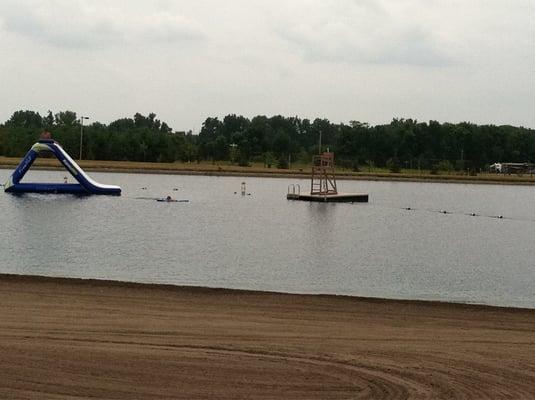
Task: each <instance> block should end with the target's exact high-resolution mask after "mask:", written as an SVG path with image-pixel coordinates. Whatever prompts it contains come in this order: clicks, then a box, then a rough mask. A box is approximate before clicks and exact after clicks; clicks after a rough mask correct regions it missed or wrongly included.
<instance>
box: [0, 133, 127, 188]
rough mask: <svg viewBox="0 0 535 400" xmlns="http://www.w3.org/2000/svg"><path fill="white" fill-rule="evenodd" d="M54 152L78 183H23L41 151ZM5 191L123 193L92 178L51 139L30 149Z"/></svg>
mask: <svg viewBox="0 0 535 400" xmlns="http://www.w3.org/2000/svg"><path fill="white" fill-rule="evenodd" d="M46 152H48V153H52V154H54V155H55V156H56V157H57V159H58V160H59V161H60V162H61V163H62V164H63V166H64V167H65V169H67V171H69V172H70V174H71V175H72V176H73V177H74V178H75V179H76V180H77V181H78V183H21V182H20V181H21V179H22V178H23V177H24V175H25V174H26V172H28V170H29V169H30V167H31V166H32V164H33V162H34V161H35V159H36V158H37V157H38V156H39V154H41V153H46ZM4 191H6V192H9V193H71V194H80V195H85V194H107V195H116V196H120V195H121V188H120V187H119V186H114V185H103V184H100V183H98V182H95V181H94V180H93V179H91V178H90V177H89V176H88V175H87V174H86V173H85V172H84V171H83V170H82V169H81V168H80V167H79V166H78V164H76V162H75V161H74V160H73V159H72V158H71V157H70V156H69V155H68V154H67V152H66V151H65V150H63V148H62V147H61V146H60V145H59V143H56V142H55V141H54V140H51V139H43V140H39V141H38V142H37V143H35V144H34V145H33V146H32V148H31V149H30V151H28V153H27V154H26V156H25V157H24V159H23V160H22V161H21V162H20V164H19V166H18V167H17V169H15V171H14V172H13V174H12V175H11V177H10V178H9V180H8V181H7V182H6V184H5V185H4Z"/></svg>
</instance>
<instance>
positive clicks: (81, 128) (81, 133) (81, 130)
mask: <svg viewBox="0 0 535 400" xmlns="http://www.w3.org/2000/svg"><path fill="white" fill-rule="evenodd" d="M84 119H89V117H83V116H81V117H80V158H78V159H79V160H82V141H83V137H84Z"/></svg>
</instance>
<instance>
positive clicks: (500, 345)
mask: <svg viewBox="0 0 535 400" xmlns="http://www.w3.org/2000/svg"><path fill="white" fill-rule="evenodd" d="M0 398H2V399H4V398H6V399H7V398H9V399H12V398H13V399H36V398H43V399H74V398H76V399H79V398H105V399H171V398H173V399H240V398H241V399H282V398H284V399H533V398H535V310H532V311H530V310H515V309H499V308H489V307H477V306H456V305H448V304H436V303H422V302H396V301H381V300H366V299H355V298H337V297H332V296H295V295H281V294H268V293H253V292H237V291H224V290H208V289H191V288H173V287H162V286H148V285H129V284H116V283H110V282H94V281H92V282H89V281H86V282H84V281H75V280H59V279H58V280H56V279H39V278H21V277H12V276H0Z"/></svg>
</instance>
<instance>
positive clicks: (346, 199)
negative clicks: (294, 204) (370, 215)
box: [286, 193, 368, 203]
mask: <svg viewBox="0 0 535 400" xmlns="http://www.w3.org/2000/svg"><path fill="white" fill-rule="evenodd" d="M286 198H287V199H288V200H301V201H316V202H321V203H367V202H368V195H367V194H360V193H338V194H326V195H320V194H297V193H288V194H287V196H286Z"/></svg>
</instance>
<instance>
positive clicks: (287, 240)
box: [0, 170, 535, 308]
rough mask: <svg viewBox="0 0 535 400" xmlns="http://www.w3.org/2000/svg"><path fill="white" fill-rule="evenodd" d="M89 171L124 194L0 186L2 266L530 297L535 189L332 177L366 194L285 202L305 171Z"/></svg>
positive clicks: (422, 294) (242, 285)
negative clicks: (268, 174)
mask: <svg viewBox="0 0 535 400" xmlns="http://www.w3.org/2000/svg"><path fill="white" fill-rule="evenodd" d="M9 173H10V171H9V170H0V180H1V181H5V179H6V178H7V176H8V175H9ZM63 176H64V173H63V172H48V171H30V172H29V173H28V174H27V177H25V180H28V181H29V180H33V181H47V180H48V181H63ZM91 176H92V177H93V178H95V179H96V180H97V181H100V182H103V183H109V184H117V185H120V186H122V188H123V196H121V197H99V196H92V197H76V196H71V195H37V194H28V195H23V196H13V195H8V194H4V193H0V209H1V210H2V212H1V214H0V226H1V236H2V238H1V240H0V253H1V254H2V257H1V261H0V272H2V273H16V274H31V275H46V276H62V277H78V278H98V279H114V280H124V281H136V282H151V283H169V284H177V285H194V286H210V287H226V288H238V289H255V290H270V291H283V292H292V293H330V294H345V295H357V296H373V297H385V298H403V299H433V300H445V301H456V302H470V303H472V302H473V303H484V304H493V305H503V306H521V307H530V308H535V268H534V264H535V263H534V261H535V246H534V245H533V242H534V238H535V202H534V201H533V199H535V187H527V186H508V185H473V184H472V185H470V184H440V183H408V182H407V183H406V182H371V181H358V182H356V181H342V182H339V188H341V190H342V191H345V192H367V193H370V203H369V204H319V203H306V202H289V201H287V200H286V197H285V195H286V191H287V187H288V185H289V184H290V183H296V182H299V183H301V185H302V187H304V188H306V187H307V186H308V182H307V181H304V180H302V181H299V180H295V179H270V178H240V177H237V178H236V177H204V176H201V177H199V176H180V175H143V174H103V173H92V174H91ZM242 181H245V182H246V183H247V191H248V192H249V193H250V194H251V195H250V196H241V195H240V193H239V192H240V184H241V182H242ZM143 187H146V188H147V190H143V189H142V188H143ZM173 188H178V190H177V191H173ZM235 192H238V193H237V194H235ZM168 194H170V195H172V196H173V197H175V198H178V199H187V200H189V203H159V202H156V201H154V200H150V198H156V197H165V196H166V195H168ZM406 207H410V208H411V210H405V209H403V208H406ZM440 210H445V211H447V212H448V214H442V213H440V212H439V211H440ZM471 213H476V214H478V216H470V215H469V214H471ZM499 215H502V216H503V217H504V218H502V219H499V218H495V217H496V216H499Z"/></svg>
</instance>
